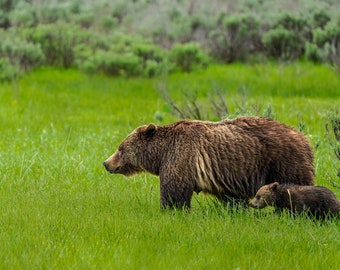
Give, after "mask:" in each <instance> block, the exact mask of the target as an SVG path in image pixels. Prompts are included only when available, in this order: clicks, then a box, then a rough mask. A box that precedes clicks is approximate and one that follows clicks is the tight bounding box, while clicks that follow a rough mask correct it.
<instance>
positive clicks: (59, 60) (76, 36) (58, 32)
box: [24, 23, 88, 68]
mask: <svg viewBox="0 0 340 270" xmlns="http://www.w3.org/2000/svg"><path fill="white" fill-rule="evenodd" d="M24 35H25V36H26V37H27V39H28V40H29V41H32V42H34V43H35V44H40V46H41V48H42V50H43V52H44V55H45V64H46V65H50V66H58V67H64V68H69V67H71V66H72V65H73V64H74V51H73V48H74V46H76V44H78V43H81V42H82V40H83V39H87V37H88V34H87V33H84V32H83V31H82V30H81V28H79V27H77V26H74V25H71V24H64V23H57V24H46V25H38V26H37V27H36V28H34V29H29V30H27V31H26V32H25V34H24Z"/></svg>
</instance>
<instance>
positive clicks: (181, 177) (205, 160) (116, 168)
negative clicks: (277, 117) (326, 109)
mask: <svg viewBox="0 0 340 270" xmlns="http://www.w3.org/2000/svg"><path fill="white" fill-rule="evenodd" d="M104 166H105V168H106V170H108V171H109V172H110V173H118V174H123V175H126V176H130V175H133V174H136V173H140V172H149V173H151V174H154V175H159V176H160V196H161V206H162V207H164V208H168V207H169V208H173V207H179V208H181V207H187V208H189V207H190V201H191V197H192V195H193V192H194V191H195V192H196V193H199V192H200V191H204V192H205V193H210V194H213V195H215V196H216V197H217V198H219V199H220V200H222V201H230V200H233V201H234V200H235V201H237V202H242V203H245V204H247V203H248V200H249V199H250V198H252V197H253V196H254V195H255V193H256V191H257V190H258V189H259V188H260V187H261V186H263V185H265V184H269V183H272V182H273V181H272V179H276V180H277V181H279V182H280V183H286V182H291V183H295V184H299V185H313V183H314V169H313V153H312V149H311V146H310V144H309V143H308V141H307V139H306V138H305V137H304V136H303V135H302V134H301V133H299V132H297V131H296V130H294V129H293V128H291V127H288V126H286V125H284V124H281V123H279V122H276V121H274V120H271V119H267V118H262V117H240V118H236V119H233V120H224V121H220V122H208V121H198V120H183V121H179V122H175V123H173V124H170V125H166V126H156V125H154V124H150V125H145V126H141V127H138V128H137V129H136V130H134V131H133V132H132V133H131V134H129V135H128V136H127V137H126V138H125V140H123V142H122V143H121V144H120V146H119V147H118V150H117V151H116V152H115V153H114V154H113V155H112V156H110V157H109V158H108V159H107V160H106V161H105V162H104Z"/></svg>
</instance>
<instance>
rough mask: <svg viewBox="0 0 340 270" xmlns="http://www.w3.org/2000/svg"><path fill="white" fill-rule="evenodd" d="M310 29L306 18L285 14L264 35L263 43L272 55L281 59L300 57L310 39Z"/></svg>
mask: <svg viewBox="0 0 340 270" xmlns="http://www.w3.org/2000/svg"><path fill="white" fill-rule="evenodd" d="M310 36H311V33H310V30H309V28H308V24H307V21H306V20H305V19H302V18H299V17H295V16H292V15H290V14H284V15H283V16H281V17H280V18H279V19H278V20H277V21H276V22H275V23H274V25H273V27H272V29H270V30H269V31H268V32H266V33H265V34H264V35H263V39H262V41H263V44H264V46H265V48H266V51H267V54H268V55H269V56H270V57H274V58H279V59H281V60H291V59H297V58H299V57H300V56H301V55H302V54H303V53H304V49H305V44H306V42H308V41H310V39H311V38H310Z"/></svg>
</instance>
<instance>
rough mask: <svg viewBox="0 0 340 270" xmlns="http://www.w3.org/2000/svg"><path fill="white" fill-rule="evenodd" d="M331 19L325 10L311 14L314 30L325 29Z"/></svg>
mask: <svg viewBox="0 0 340 270" xmlns="http://www.w3.org/2000/svg"><path fill="white" fill-rule="evenodd" d="M330 20H331V17H330V15H329V14H328V13H327V12H326V11H325V10H318V11H316V12H315V13H314V14H313V27H314V28H321V29H323V28H325V26H326V25H327V23H328V22H330Z"/></svg>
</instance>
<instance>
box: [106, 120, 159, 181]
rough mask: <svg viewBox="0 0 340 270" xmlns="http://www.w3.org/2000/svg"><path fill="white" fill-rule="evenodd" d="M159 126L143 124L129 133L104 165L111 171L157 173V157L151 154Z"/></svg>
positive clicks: (118, 172) (125, 173)
mask: <svg viewBox="0 0 340 270" xmlns="http://www.w3.org/2000/svg"><path fill="white" fill-rule="evenodd" d="M157 129H158V128H157V127H156V126H155V125H154V124H150V125H147V126H141V127H138V128H137V129H135V130H134V131H133V132H132V133H131V134H129V135H128V136H127V137H126V138H125V139H124V140H123V142H122V143H121V144H120V145H119V147H118V150H117V151H116V152H115V153H114V154H113V155H111V156H110V157H109V158H108V159H107V160H106V161H104V163H103V164H104V166H105V168H106V170H108V171H109V172H110V173H117V174H123V175H125V176H131V175H133V174H137V173H140V172H143V171H148V172H150V173H154V174H157V170H158V169H157V168H155V167H157V166H156V165H155V163H157V162H156V161H157V157H156V156H151V157H150V153H153V152H154V151H152V148H154V145H155V144H154V143H153V142H154V139H155V137H156V136H155V134H156V133H157ZM155 170H156V171H155Z"/></svg>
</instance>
